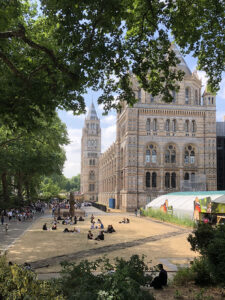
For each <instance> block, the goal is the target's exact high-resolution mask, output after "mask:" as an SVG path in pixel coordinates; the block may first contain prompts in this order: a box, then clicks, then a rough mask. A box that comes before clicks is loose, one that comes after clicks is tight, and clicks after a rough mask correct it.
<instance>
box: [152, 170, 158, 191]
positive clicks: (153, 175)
mask: <svg viewBox="0 0 225 300" xmlns="http://www.w3.org/2000/svg"><path fill="white" fill-rule="evenodd" d="M156 186H157V174H156V172H153V173H152V187H153V188H156Z"/></svg>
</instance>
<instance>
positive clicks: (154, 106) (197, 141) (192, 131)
mask: <svg viewBox="0 0 225 300" xmlns="http://www.w3.org/2000/svg"><path fill="white" fill-rule="evenodd" d="M181 65H182V70H184V71H185V76H184V79H183V81H182V82H181V84H180V90H179V92H178V93H174V94H173V102H172V103H165V102H163V101H162V100H161V98H160V97H159V96H157V97H152V96H151V95H149V94H148V93H146V92H145V91H144V90H142V89H140V88H139V86H138V84H137V81H136V80H135V78H133V90H134V92H135V93H136V97H137V98H138V99H139V101H138V103H136V104H135V105H134V107H133V108H130V107H128V106H126V105H124V107H123V110H122V111H121V113H120V114H118V116H117V133H116V141H115V143H113V144H112V145H111V146H110V148H109V149H108V150H107V151H106V152H105V153H103V154H102V155H101V157H100V159H99V167H98V168H99V187H98V189H99V190H98V191H99V193H98V201H99V202H100V203H102V204H106V205H108V203H109V198H115V201H116V208H120V209H122V210H126V211H133V210H134V209H135V208H136V207H141V206H144V205H146V203H147V202H149V201H151V200H152V199H154V198H155V197H157V196H159V195H160V194H165V193H168V192H174V191H180V190H181V188H182V182H183V181H184V180H186V181H187V180H188V182H190V184H193V187H195V185H194V183H195V181H196V179H197V178H198V177H200V176H204V178H205V188H206V189H207V190H216V189H217V182H216V96H215V95H213V94H212V93H210V92H208V91H205V92H204V94H203V96H201V85H202V83H201V80H199V78H198V76H197V74H196V72H194V73H191V72H190V70H189V68H188V67H187V65H186V64H185V62H184V61H182V62H181ZM98 138H99V139H100V136H98ZM82 145H83V142H82ZM82 159H85V157H82ZM82 164H84V163H83V162H82ZM96 168H97V166H96ZM96 172H97V171H96ZM204 174H205V175H204ZM86 176H87V175H86ZM86 178H87V177H86ZM186 181H185V182H186ZM84 182H85V178H83V185H84ZM195 188H198V186H197V187H195Z"/></svg>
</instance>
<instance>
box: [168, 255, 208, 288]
mask: <svg viewBox="0 0 225 300" xmlns="http://www.w3.org/2000/svg"><path fill="white" fill-rule="evenodd" d="M173 282H174V283H175V284H177V285H182V286H183V285H185V284H187V283H190V282H194V283H195V284H198V285H201V286H207V285H210V284H212V283H213V281H212V277H211V275H210V269H209V265H208V261H207V260H206V259H205V258H204V257H200V258H197V259H195V260H194V262H193V264H192V265H191V266H190V267H187V268H180V269H179V270H178V271H177V273H176V275H175V276H174V278H173Z"/></svg>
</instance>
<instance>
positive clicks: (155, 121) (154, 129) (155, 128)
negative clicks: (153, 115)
mask: <svg viewBox="0 0 225 300" xmlns="http://www.w3.org/2000/svg"><path fill="white" fill-rule="evenodd" d="M153 131H157V120H156V119H154V120H153Z"/></svg>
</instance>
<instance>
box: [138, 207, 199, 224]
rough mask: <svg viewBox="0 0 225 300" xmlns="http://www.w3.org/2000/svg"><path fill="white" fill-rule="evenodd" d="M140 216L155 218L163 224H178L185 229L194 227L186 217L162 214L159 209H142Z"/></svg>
mask: <svg viewBox="0 0 225 300" xmlns="http://www.w3.org/2000/svg"><path fill="white" fill-rule="evenodd" d="M141 214H142V216H145V217H151V218H155V219H158V220H161V221H164V222H169V223H173V224H178V225H182V226H186V227H194V222H193V221H192V220H191V219H190V218H188V217H182V218H179V217H177V216H174V215H172V214H168V213H164V212H162V211H161V210H159V209H153V208H148V209H143V210H142V212H141Z"/></svg>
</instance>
